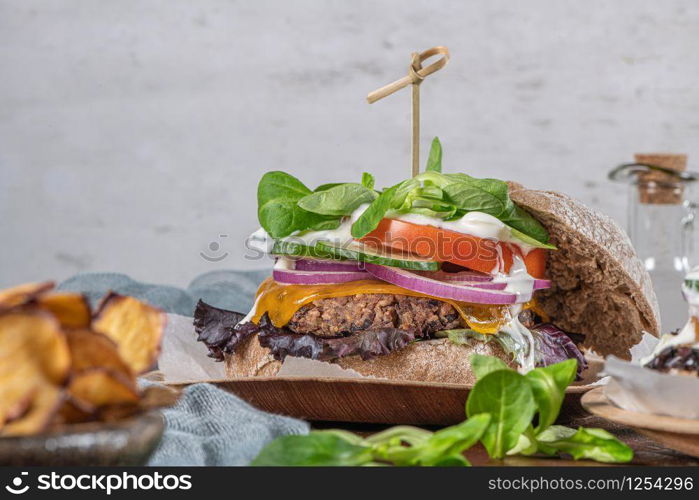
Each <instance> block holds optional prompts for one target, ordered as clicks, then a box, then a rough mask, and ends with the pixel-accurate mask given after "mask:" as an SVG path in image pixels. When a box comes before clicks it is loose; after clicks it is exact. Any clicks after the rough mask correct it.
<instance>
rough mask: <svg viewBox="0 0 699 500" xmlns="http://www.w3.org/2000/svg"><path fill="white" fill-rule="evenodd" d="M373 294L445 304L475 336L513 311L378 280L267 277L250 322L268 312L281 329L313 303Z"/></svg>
mask: <svg viewBox="0 0 699 500" xmlns="http://www.w3.org/2000/svg"><path fill="white" fill-rule="evenodd" d="M375 293H387V294H393V295H409V296H412V297H429V298H431V299H434V300H439V301H441V302H447V303H448V304H451V305H452V306H453V307H454V309H456V311H457V312H458V313H459V315H460V316H461V317H462V318H463V320H464V322H465V323H466V324H467V325H468V327H469V328H471V329H472V330H475V331H477V332H478V333H486V334H494V333H498V331H500V329H501V328H502V326H504V325H506V324H507V323H509V322H510V321H512V311H513V309H514V308H513V307H512V306H503V305H484V304H471V303H469V302H459V301H456V300H450V299H442V298H439V297H431V296H429V295H425V294H422V293H418V292H413V291H412V290H408V289H405V288H401V287H399V286H396V285H392V284H390V283H386V282H385V281H379V280H361V281H350V282H348V283H340V284H335V285H282V284H280V283H277V282H276V281H274V280H273V279H272V278H267V279H266V280H265V281H263V282H262V284H261V285H260V288H259V289H258V290H257V295H256V297H257V298H256V300H255V305H254V306H253V311H252V313H251V315H250V319H251V321H253V322H254V323H258V322H259V321H260V318H261V317H262V316H263V315H264V314H265V313H267V314H268V315H269V319H270V320H271V321H272V324H273V325H274V326H277V327H282V326H284V325H286V324H287V323H288V322H289V321H290V320H291V318H292V317H293V316H294V314H295V313H296V311H298V310H299V309H301V308H302V307H303V306H305V305H306V304H310V303H311V302H313V301H315V300H319V299H329V298H333V297H346V296H348V295H359V294H375ZM522 307H523V309H530V308H531V309H534V310H535V311H536V312H537V314H540V315H542V313H541V312H540V311H539V310H538V308H537V307H536V303H535V302H534V301H533V300H531V301H529V302H527V303H526V304H523V306H522Z"/></svg>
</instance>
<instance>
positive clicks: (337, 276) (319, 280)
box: [272, 269, 370, 285]
mask: <svg viewBox="0 0 699 500" xmlns="http://www.w3.org/2000/svg"><path fill="white" fill-rule="evenodd" d="M272 277H273V278H274V281H276V282H278V283H285V284H287V285H330V284H337V283H346V282H348V281H358V280H365V279H369V278H370V275H369V273H367V272H366V271H334V272H331V271H297V270H294V269H274V270H273V271H272Z"/></svg>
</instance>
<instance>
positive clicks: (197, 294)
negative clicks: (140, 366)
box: [58, 271, 309, 466]
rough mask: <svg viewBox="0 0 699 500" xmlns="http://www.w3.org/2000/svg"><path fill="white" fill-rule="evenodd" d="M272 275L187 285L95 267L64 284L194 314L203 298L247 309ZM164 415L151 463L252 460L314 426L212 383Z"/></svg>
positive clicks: (94, 296)
mask: <svg viewBox="0 0 699 500" xmlns="http://www.w3.org/2000/svg"><path fill="white" fill-rule="evenodd" d="M268 275H269V271H214V272H210V273H206V274H203V275H201V276H199V277H198V278H196V279H195V280H194V281H192V283H190V285H189V286H188V287H187V288H186V289H184V290H183V289H179V288H176V287H172V286H164V285H153V284H148V283H140V282H138V281H135V280H133V279H131V278H129V277H128V276H126V275H124V274H116V273H89V274H79V275H77V276H74V277H72V278H70V279H68V280H66V281H64V282H63V283H61V284H60V285H59V287H58V288H59V289H61V290H68V291H76V292H82V293H84V294H85V295H87V297H88V298H89V299H90V301H91V302H92V303H93V304H95V303H96V302H97V301H98V300H99V299H100V298H101V297H102V296H103V295H104V294H105V293H107V292H108V291H109V290H113V291H115V292H117V293H120V294H124V295H131V296H133V297H136V298H138V299H140V300H143V301H145V302H148V303H149V304H152V305H155V306H158V307H160V308H162V309H163V310H165V311H166V312H168V313H174V314H181V315H184V316H191V315H192V313H193V311H194V307H195V305H196V303H197V301H198V300H199V299H200V298H201V299H203V300H204V301H205V302H207V303H209V304H211V305H213V306H216V307H222V308H226V309H232V310H236V311H246V310H247V309H249V308H250V307H251V306H252V299H253V297H254V295H255V291H256V290H257V287H258V285H259V284H260V282H261V281H262V280H263V279H264V278H265V277H266V276H268ZM163 415H164V417H165V433H164V435H163V439H162V441H161V442H160V445H159V446H158V449H157V450H156V451H155V453H154V454H153V455H152V456H151V458H150V462H149V465H157V466H167V465H246V464H248V463H249V462H250V461H251V460H252V459H253V458H255V456H256V455H257V453H258V452H259V451H260V450H261V449H262V447H263V446H264V445H265V444H267V443H268V442H270V441H271V440H272V439H274V438H276V437H278V436H283V435H286V434H306V433H308V432H309V425H308V424H307V423H306V422H303V421H301V420H297V419H293V418H289V417H283V416H280V415H273V414H271V413H266V412H263V411H260V410H257V409H255V408H253V407H252V406H250V405H249V404H247V403H246V402H245V401H243V400H241V399H240V398H238V397H237V396H234V395H233V394H230V393H227V392H225V391H223V390H221V389H218V388H216V387H214V386H213V385H210V384H194V385H191V386H189V387H187V388H186V389H185V390H184V391H183V394H182V397H181V398H180V400H179V401H178V403H177V404H176V405H175V406H173V407H172V408H168V409H166V410H164V411H163Z"/></svg>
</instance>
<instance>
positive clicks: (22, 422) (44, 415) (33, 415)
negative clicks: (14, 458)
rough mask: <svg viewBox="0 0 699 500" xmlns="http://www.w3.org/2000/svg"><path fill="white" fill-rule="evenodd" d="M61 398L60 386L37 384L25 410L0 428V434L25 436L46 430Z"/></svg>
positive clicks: (58, 406)
mask: <svg viewBox="0 0 699 500" xmlns="http://www.w3.org/2000/svg"><path fill="white" fill-rule="evenodd" d="M63 398H64V392H63V391H62V390H61V389H60V388H58V387H56V386H54V385H51V384H41V385H39V386H38V387H37V391H36V392H35V394H34V396H33V398H32V403H31V405H30V406H29V408H28V409H27V411H26V412H25V413H24V414H23V415H21V416H19V417H18V418H16V419H14V420H12V421H11V422H9V423H7V424H6V425H5V427H3V428H2V430H0V436H27V435H30V434H38V433H39V432H42V431H44V430H46V429H47V428H48V427H49V424H50V423H51V421H52V419H53V418H54V415H56V413H57V412H58V410H59V408H60V407H61V403H62V401H63Z"/></svg>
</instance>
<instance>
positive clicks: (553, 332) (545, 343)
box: [530, 323, 587, 379]
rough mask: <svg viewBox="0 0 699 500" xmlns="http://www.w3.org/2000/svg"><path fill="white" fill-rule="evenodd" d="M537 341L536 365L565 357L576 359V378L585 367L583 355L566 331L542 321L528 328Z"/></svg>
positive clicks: (555, 361)
mask: <svg viewBox="0 0 699 500" xmlns="http://www.w3.org/2000/svg"><path fill="white" fill-rule="evenodd" d="M530 330H531V332H532V333H533V334H534V337H535V339H536V341H537V351H538V355H539V362H538V366H548V365H553V364H555V363H559V362H561V361H565V360H566V359H571V358H572V359H576V360H577V361H578V372H577V376H578V379H579V378H580V377H581V374H582V372H583V371H584V370H585V369H586V368H587V361H585V356H583V354H582V353H581V352H580V349H578V347H577V346H576V345H575V342H573V340H571V338H570V337H569V336H568V334H567V333H565V332H564V331H563V330H561V329H560V328H558V327H557V326H556V325H552V324H551V323H542V324H539V325H536V326H534V327H532V328H530Z"/></svg>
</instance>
